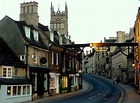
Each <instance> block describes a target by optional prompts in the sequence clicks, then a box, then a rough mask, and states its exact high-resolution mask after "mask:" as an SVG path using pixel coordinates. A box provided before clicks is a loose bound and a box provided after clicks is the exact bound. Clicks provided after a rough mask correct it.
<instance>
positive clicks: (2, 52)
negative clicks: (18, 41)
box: [0, 38, 25, 67]
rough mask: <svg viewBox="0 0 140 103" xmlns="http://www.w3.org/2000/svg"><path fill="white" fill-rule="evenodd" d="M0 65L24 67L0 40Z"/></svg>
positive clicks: (0, 39)
mask: <svg viewBox="0 0 140 103" xmlns="http://www.w3.org/2000/svg"><path fill="white" fill-rule="evenodd" d="M0 65H6V66H16V67H25V64H24V63H23V62H22V61H20V59H19V58H18V57H17V56H16V55H15V53H14V52H13V51H12V50H11V49H10V48H9V47H8V45H7V44H6V43H5V42H4V40H3V39H2V38H0Z"/></svg>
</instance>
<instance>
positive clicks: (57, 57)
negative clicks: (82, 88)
mask: <svg viewBox="0 0 140 103" xmlns="http://www.w3.org/2000/svg"><path fill="white" fill-rule="evenodd" d="M58 59H59V55H58V53H56V65H58Z"/></svg>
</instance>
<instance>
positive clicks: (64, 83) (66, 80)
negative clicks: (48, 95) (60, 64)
mask: <svg viewBox="0 0 140 103" xmlns="http://www.w3.org/2000/svg"><path fill="white" fill-rule="evenodd" d="M67 87H68V77H67V76H63V77H62V88H67Z"/></svg>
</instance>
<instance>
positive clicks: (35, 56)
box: [32, 48, 37, 63]
mask: <svg viewBox="0 0 140 103" xmlns="http://www.w3.org/2000/svg"><path fill="white" fill-rule="evenodd" d="M32 58H33V62H34V63H37V49H35V48H34V54H33V55H32Z"/></svg>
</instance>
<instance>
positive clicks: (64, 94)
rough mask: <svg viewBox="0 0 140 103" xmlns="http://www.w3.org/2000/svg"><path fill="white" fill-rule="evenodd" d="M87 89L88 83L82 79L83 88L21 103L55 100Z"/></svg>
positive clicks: (88, 87)
mask: <svg viewBox="0 0 140 103" xmlns="http://www.w3.org/2000/svg"><path fill="white" fill-rule="evenodd" d="M89 89H90V85H89V84H87V83H86V82H85V81H83V88H82V89H79V90H78V91H74V92H70V93H63V94H58V95H54V96H48V97H45V98H41V99H37V100H34V101H27V102H23V103H40V102H43V101H51V100H54V99H55V100H57V99H59V98H62V97H63V98H66V97H68V96H72V95H77V94H79V93H82V92H85V91H87V90H89Z"/></svg>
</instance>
